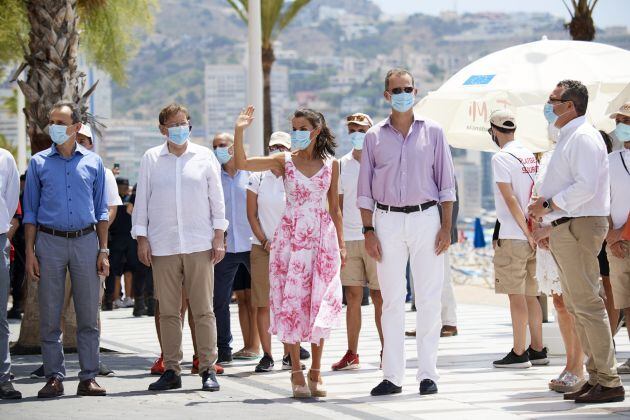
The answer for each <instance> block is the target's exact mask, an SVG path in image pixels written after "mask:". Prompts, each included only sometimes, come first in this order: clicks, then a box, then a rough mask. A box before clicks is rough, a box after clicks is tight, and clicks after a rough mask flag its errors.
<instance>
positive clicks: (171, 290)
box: [152, 250, 217, 375]
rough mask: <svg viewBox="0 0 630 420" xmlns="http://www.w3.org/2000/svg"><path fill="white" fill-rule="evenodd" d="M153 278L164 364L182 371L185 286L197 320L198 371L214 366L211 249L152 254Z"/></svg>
mask: <svg viewBox="0 0 630 420" xmlns="http://www.w3.org/2000/svg"><path fill="white" fill-rule="evenodd" d="M152 263H153V280H154V282H155V290H156V293H157V299H158V301H159V302H160V330H161V332H162V352H163V353H164V366H165V368H166V369H167V370H168V369H171V370H174V371H175V373H177V374H178V375H179V374H180V373H181V368H180V366H179V363H180V362H181V360H182V358H183V352H182V320H181V318H180V311H181V306H182V287H184V289H185V290H186V296H188V302H189V305H190V311H191V312H192V315H193V319H194V322H195V334H196V336H197V350H198V352H199V354H198V356H199V374H200V375H201V374H203V373H204V372H205V371H206V370H208V369H210V370H214V364H215V362H216V361H217V326H216V321H215V318H214V311H213V309H212V300H213V290H214V267H213V266H212V261H211V260H210V251H209V250H208V251H202V252H195V253H192V254H177V255H168V256H162V257H158V256H153V257H152Z"/></svg>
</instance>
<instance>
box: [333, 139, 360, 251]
mask: <svg viewBox="0 0 630 420" xmlns="http://www.w3.org/2000/svg"><path fill="white" fill-rule="evenodd" d="M339 169H340V174H339V194H340V195H343V239H344V240H345V241H362V240H363V239H364V237H363V221H362V219H361V210H359V207H357V187H358V184H359V171H360V169H361V162H359V161H358V160H356V159H355V158H354V156H353V155H352V151H350V152H349V153H348V154H346V155H344V156H343V157H342V158H341V159H339Z"/></svg>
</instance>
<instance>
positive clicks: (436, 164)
mask: <svg viewBox="0 0 630 420" xmlns="http://www.w3.org/2000/svg"><path fill="white" fill-rule="evenodd" d="M427 201H437V202H440V203H442V202H445V201H455V176H454V167H453V159H452V157H451V151H450V149H449V146H448V143H447V142H446V138H445V137H444V131H443V130H442V127H440V126H439V125H438V124H437V123H436V122H434V121H431V120H425V119H423V118H421V117H419V116H417V115H415V116H414V122H413V124H412V125H411V129H410V130H409V133H408V134H407V137H406V138H404V137H403V135H402V134H401V133H400V132H399V131H398V130H396V129H395V128H394V126H393V125H392V124H391V121H390V118H387V119H386V120H384V121H381V122H380V123H378V124H377V125H375V126H374V127H372V128H371V129H370V130H369V131H368V133H367V135H366V136H365V142H364V145H363V153H362V157H361V171H360V173H359V186H358V192H357V206H359V208H362V209H366V210H374V206H375V204H376V202H378V203H381V204H385V205H389V206H396V207H403V206H415V205H419V204H422V203H426V202H427Z"/></svg>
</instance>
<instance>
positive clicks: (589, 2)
mask: <svg viewBox="0 0 630 420" xmlns="http://www.w3.org/2000/svg"><path fill="white" fill-rule="evenodd" d="M597 1H598V0H577V1H576V0H571V6H572V7H569V6H568V5H567V3H566V1H565V0H562V2H563V3H564V5H565V7H566V8H567V10H568V11H569V14H570V15H571V22H569V23H567V24H565V25H564V26H565V27H566V28H568V29H569V33H570V34H571V38H573V40H575V41H592V40H593V39H595V24H594V23H593V9H595V6H596V5H597Z"/></svg>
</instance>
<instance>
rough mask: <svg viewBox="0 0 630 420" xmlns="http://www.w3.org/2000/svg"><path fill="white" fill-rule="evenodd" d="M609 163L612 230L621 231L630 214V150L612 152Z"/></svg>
mask: <svg viewBox="0 0 630 420" xmlns="http://www.w3.org/2000/svg"><path fill="white" fill-rule="evenodd" d="M622 159H623V160H622ZM608 162H609V164H610V218H611V219H612V222H613V226H612V228H613V229H619V228H620V227H622V226H623V225H625V224H626V222H627V220H628V213H630V173H628V171H630V149H622V150H617V151H616V152H612V153H611V154H609V155H608ZM624 163H625V164H626V165H625V167H624ZM626 168H627V169H626Z"/></svg>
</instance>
